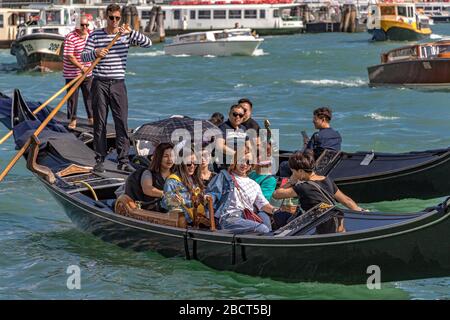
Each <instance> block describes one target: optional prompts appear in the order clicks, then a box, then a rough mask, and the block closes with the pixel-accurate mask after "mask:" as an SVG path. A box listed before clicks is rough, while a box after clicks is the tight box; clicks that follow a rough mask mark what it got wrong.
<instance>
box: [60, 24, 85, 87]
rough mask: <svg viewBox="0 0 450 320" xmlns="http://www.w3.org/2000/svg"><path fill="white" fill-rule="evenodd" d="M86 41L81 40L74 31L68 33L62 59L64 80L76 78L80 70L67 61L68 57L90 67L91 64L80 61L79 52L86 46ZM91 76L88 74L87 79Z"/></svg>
mask: <svg viewBox="0 0 450 320" xmlns="http://www.w3.org/2000/svg"><path fill="white" fill-rule="evenodd" d="M87 38H88V37H86V39H83V38H82V37H81V35H80V34H79V33H78V32H77V31H76V30H74V31H72V32H69V33H68V34H67V35H66V38H65V39H64V59H63V77H64V78H66V79H73V78H76V77H77V76H78V75H79V74H80V73H81V70H80V69H79V68H78V67H77V66H75V65H73V64H72V62H70V60H69V56H74V57H75V59H77V61H78V62H80V63H81V64H82V65H84V66H86V67H90V66H91V63H90V62H87V63H83V62H82V61H81V52H82V51H83V50H84V46H85V45H86V41H87ZM90 76H92V73H90V74H88V77H90Z"/></svg>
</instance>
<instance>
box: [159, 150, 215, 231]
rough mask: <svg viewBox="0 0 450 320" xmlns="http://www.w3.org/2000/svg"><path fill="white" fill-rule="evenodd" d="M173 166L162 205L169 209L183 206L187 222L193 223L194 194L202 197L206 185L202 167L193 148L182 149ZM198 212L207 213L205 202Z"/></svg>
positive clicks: (165, 185) (165, 187)
mask: <svg viewBox="0 0 450 320" xmlns="http://www.w3.org/2000/svg"><path fill="white" fill-rule="evenodd" d="M176 162H177V164H175V165H174V166H173V168H172V174H171V175H170V176H169V177H168V178H167V180H166V183H165V184H164V196H163V201H162V205H163V207H164V208H165V209H167V210H172V209H175V208H181V209H182V210H183V212H184V215H185V217H186V222H187V223H189V224H192V222H193V212H194V205H196V203H193V201H192V199H193V196H198V197H201V196H202V194H203V190H204V186H203V182H202V179H201V176H200V167H199V165H198V164H197V157H196V155H195V153H194V150H192V149H182V150H181V156H180V157H179V159H178V161H176ZM197 213H198V214H206V213H205V208H204V206H203V204H200V205H199V206H198V207H197Z"/></svg>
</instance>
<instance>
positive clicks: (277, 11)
mask: <svg viewBox="0 0 450 320" xmlns="http://www.w3.org/2000/svg"><path fill="white" fill-rule="evenodd" d="M273 17H274V18H279V17H280V10H278V9H275V10H273Z"/></svg>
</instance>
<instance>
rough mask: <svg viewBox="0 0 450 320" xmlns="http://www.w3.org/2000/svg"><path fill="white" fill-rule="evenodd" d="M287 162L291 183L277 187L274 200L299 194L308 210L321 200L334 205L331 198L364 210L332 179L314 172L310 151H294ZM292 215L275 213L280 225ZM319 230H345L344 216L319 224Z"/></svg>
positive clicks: (353, 208) (349, 206)
mask: <svg viewBox="0 0 450 320" xmlns="http://www.w3.org/2000/svg"><path fill="white" fill-rule="evenodd" d="M288 163H289V167H290V169H291V170H292V176H291V177H290V178H289V182H288V183H286V184H285V185H284V186H282V187H281V188H279V189H277V190H275V192H274V193H273V195H272V196H273V198H274V199H287V198H294V197H298V200H299V205H300V207H301V209H303V210H304V211H308V210H309V209H311V208H313V207H314V206H315V205H317V204H319V203H321V202H324V203H327V204H331V203H330V200H329V198H330V199H334V200H336V201H337V202H339V203H341V204H343V205H344V206H346V207H347V208H349V209H351V210H355V211H363V209H361V208H360V207H359V206H358V205H357V204H356V203H355V202H354V201H353V200H352V199H351V198H350V197H348V196H346V195H345V194H344V193H343V192H342V191H340V190H339V189H338V187H337V186H336V184H335V183H334V182H333V181H332V180H331V179H330V178H328V177H324V176H321V175H318V174H316V173H315V172H314V167H315V160H314V156H313V153H312V152H311V151H305V152H296V153H294V154H293V155H291V156H290V157H289V161H288ZM333 204H334V203H333ZM293 218H294V216H292V215H291V214H290V213H288V212H283V211H278V212H276V213H275V214H274V222H275V225H276V227H277V228H279V227H282V226H284V225H285V224H286V223H288V222H289V221H290V220H291V219H293ZM316 232H317V233H319V234H321V233H334V232H345V228H344V222H343V219H342V218H337V219H330V220H328V221H326V222H324V223H322V224H320V225H319V226H317V228H316Z"/></svg>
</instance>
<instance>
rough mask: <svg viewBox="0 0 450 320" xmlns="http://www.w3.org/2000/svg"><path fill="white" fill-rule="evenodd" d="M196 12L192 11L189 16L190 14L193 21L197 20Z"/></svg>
mask: <svg viewBox="0 0 450 320" xmlns="http://www.w3.org/2000/svg"><path fill="white" fill-rule="evenodd" d="M195 12H196V11H195V10H190V12H189V14H190V18H191V20H195Z"/></svg>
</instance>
